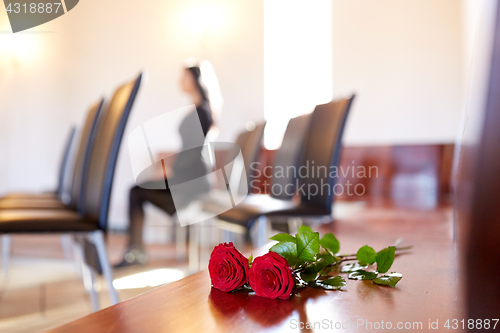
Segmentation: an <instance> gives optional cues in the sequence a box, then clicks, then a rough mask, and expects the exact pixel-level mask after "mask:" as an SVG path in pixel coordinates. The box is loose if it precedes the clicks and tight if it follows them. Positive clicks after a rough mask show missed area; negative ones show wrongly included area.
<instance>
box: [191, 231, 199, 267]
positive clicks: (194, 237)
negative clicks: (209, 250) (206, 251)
mask: <svg viewBox="0 0 500 333" xmlns="http://www.w3.org/2000/svg"><path fill="white" fill-rule="evenodd" d="M199 269H200V253H199V228H198V224H191V225H190V226H189V272H191V273H195V272H198V271H199Z"/></svg>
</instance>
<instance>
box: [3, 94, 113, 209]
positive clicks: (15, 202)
mask: <svg viewBox="0 0 500 333" xmlns="http://www.w3.org/2000/svg"><path fill="white" fill-rule="evenodd" d="M103 104H104V100H103V99H101V100H99V101H98V102H96V103H95V104H93V105H92V106H91V107H90V109H89V111H88V113H87V117H86V119H85V123H84V126H83V127H82V130H81V133H80V141H79V143H78V149H77V152H76V157H75V162H74V165H73V173H72V181H71V186H70V201H69V203H68V204H65V203H64V202H63V200H62V199H63V198H62V192H63V189H62V187H63V186H64V185H63V184H62V183H63V179H64V177H65V174H66V173H67V171H64V172H61V174H60V177H59V178H60V180H59V186H58V191H57V192H56V193H57V195H44V194H42V195H36V194H31V195H29V194H27V195H21V194H19V195H14V196H7V197H6V198H5V199H3V200H0V210H3V209H11V210H12V209H67V208H70V209H77V208H78V206H79V205H80V202H79V200H81V197H82V196H81V195H82V190H83V187H82V177H83V175H84V173H85V172H86V169H87V168H88V164H89V158H90V148H91V145H92V139H93V138H94V133H95V131H96V128H97V120H98V118H99V115H100V112H101V110H102V107H103ZM69 150H70V146H68V147H66V151H65V157H64V159H63V166H62V168H61V169H63V168H64V169H66V168H67V167H66V165H67V164H68V156H66V155H70V152H69Z"/></svg>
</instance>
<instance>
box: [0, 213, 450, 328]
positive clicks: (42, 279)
mask: <svg viewBox="0 0 500 333" xmlns="http://www.w3.org/2000/svg"><path fill="white" fill-rule="evenodd" d="M337 213H338V214H336V216H338V217H339V218H340V219H342V220H345V221H346V222H349V225H352V227H353V228H355V227H356V223H357V221H361V220H364V219H366V217H367V216H371V217H374V216H375V217H377V218H380V219H382V220H394V219H396V220H399V219H401V218H402V217H408V216H411V217H412V219H413V220H415V222H417V223H421V221H435V220H436V219H438V220H447V221H448V220H450V221H451V216H452V215H451V209H450V208H449V207H441V208H438V209H434V210H427V211H412V210H398V209H395V208H380V207H378V208H377V207H375V208H374V207H369V206H368V207H365V206H364V205H362V206H360V205H359V204H354V205H348V206H345V207H344V208H342V211H338V212H337ZM367 214H368V215H367ZM448 225H450V224H448ZM325 227H327V226H325ZM401 227H403V225H402V226H401ZM424 229H425V228H424ZM451 232H452V230H448V228H446V230H443V231H442V232H440V233H439V235H434V237H450V236H449V234H450V233H451ZM446 235H448V236H446ZM415 236H418V235H415ZM424 236H425V237H427V236H426V235H424ZM424 236H422V237H424ZM61 244H62V242H61V237H60V236H26V235H22V236H14V237H12V256H11V264H10V269H9V274H8V278H6V277H5V276H3V277H2V278H1V280H0V332H40V331H43V330H47V329H50V328H53V327H57V326H60V325H62V324H64V323H67V322H70V321H72V320H75V319H77V318H80V317H82V316H85V315H87V314H89V313H91V312H92V310H91V305H90V300H89V296H88V294H87V293H86V291H85V289H84V287H83V285H82V283H81V279H80V278H79V275H78V269H77V267H76V265H75V264H74V262H73V260H72V259H65V255H64V252H63V247H62V245H61ZM125 244H126V237H125V236H124V235H123V234H110V235H109V237H108V251H109V257H110V261H111V263H116V262H118V261H119V260H120V256H121V255H122V254H123V253H122V251H123V249H124V247H125ZM147 252H148V254H149V261H148V264H147V265H145V266H139V267H138V266H135V267H128V268H124V269H118V270H115V271H114V278H115V286H120V288H127V289H118V294H119V298H120V300H121V301H123V300H126V299H129V298H131V297H134V296H136V295H139V294H142V293H144V292H146V291H148V290H151V289H153V288H155V287H156V286H157V285H160V284H165V282H166V281H173V280H177V279H181V278H182V277H184V276H187V272H188V265H187V262H186V261H178V260H176V252H175V244H173V243H167V244H156V245H148V246H147ZM140 273H143V275H140V276H139V277H138V276H137V275H136V274H140ZM144 274H146V275H144ZM138 282H139V284H137V283H138ZM141 283H142V285H141ZM148 284H149V285H148ZM97 287H98V290H99V300H100V306H101V308H103V307H107V306H109V305H110V301H109V297H108V295H107V290H106V288H105V284H104V282H103V281H101V280H99V281H98V283H97Z"/></svg>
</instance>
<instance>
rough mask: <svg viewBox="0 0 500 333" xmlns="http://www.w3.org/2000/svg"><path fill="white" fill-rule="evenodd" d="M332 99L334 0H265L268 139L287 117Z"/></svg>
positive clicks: (272, 142)
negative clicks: (332, 0)
mask: <svg viewBox="0 0 500 333" xmlns="http://www.w3.org/2000/svg"><path fill="white" fill-rule="evenodd" d="M331 99H332V2H331V0H314V1H304V0H264V117H265V119H266V120H267V124H268V125H267V127H266V132H265V138H264V144H265V146H266V148H268V149H275V148H278V147H279V146H280V144H281V140H282V138H283V133H284V131H285V129H286V125H287V124H288V120H289V119H290V118H293V117H295V116H298V115H301V114H305V113H308V112H310V111H312V109H313V108H314V106H315V105H316V104H321V103H327V102H329V101H330V100H331Z"/></svg>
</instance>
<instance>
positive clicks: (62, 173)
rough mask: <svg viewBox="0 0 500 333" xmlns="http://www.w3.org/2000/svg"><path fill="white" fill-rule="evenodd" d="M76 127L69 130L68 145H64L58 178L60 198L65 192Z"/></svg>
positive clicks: (57, 190)
mask: <svg viewBox="0 0 500 333" xmlns="http://www.w3.org/2000/svg"><path fill="white" fill-rule="evenodd" d="M75 132H76V127H75V126H73V127H71V130H70V131H69V136H68V140H67V141H66V146H65V147H64V153H63V157H62V160H61V164H60V166H59V174H58V175H59V176H58V179H57V188H56V195H57V197H58V198H62V196H63V192H64V180H65V179H66V175H67V174H68V169H69V165H70V163H69V157H70V155H71V146H72V145H73V140H74V139H75Z"/></svg>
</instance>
